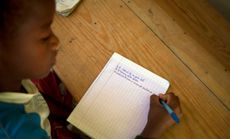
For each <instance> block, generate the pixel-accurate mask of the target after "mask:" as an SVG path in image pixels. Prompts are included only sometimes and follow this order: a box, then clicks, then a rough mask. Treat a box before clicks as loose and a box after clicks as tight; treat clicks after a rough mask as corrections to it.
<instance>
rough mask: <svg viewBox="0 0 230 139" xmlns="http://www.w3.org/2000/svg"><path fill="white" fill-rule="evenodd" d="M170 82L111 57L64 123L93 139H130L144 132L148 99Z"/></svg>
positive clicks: (113, 56)
mask: <svg viewBox="0 0 230 139" xmlns="http://www.w3.org/2000/svg"><path fill="white" fill-rule="evenodd" d="M168 87H169V82H168V81H167V80H165V79H163V78H161V77H160V76H158V75H156V74H154V73H152V72H150V71H148V70H147V69H144V68H143V67H141V66H139V65H137V64H135V63H134V62H132V61H130V60H128V59H127V58H125V57H123V56H121V55H119V54H117V53H114V54H113V55H112V57H111V58H110V60H109V61H108V62H107V64H106V65H105V67H104V68H103V70H102V71H101V73H100V74H99V75H98V77H97V78H96V80H95V81H94V82H93V84H92V85H91V86H90V88H89V89H88V90H87V92H86V93H85V95H84V96H83V98H82V99H81V101H80V102H79V104H78V105H77V106H76V108H75V109H74V110H73V112H72V113H71V115H70V116H69V117H68V119H67V121H69V122H70V123H71V124H73V125H74V126H76V127H77V128H79V129H80V130H82V131H83V132H85V133H86V134H87V135H89V136H90V137H92V138H96V139H108V138H109V139H133V138H135V136H136V135H138V134H140V133H141V132H142V130H143V129H144V127H145V125H146V122H147V117H148V111H149V97H150V96H151V95H152V94H156V95H159V93H165V92H166V91H167V89H168Z"/></svg>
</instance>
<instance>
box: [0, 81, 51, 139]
mask: <svg viewBox="0 0 230 139" xmlns="http://www.w3.org/2000/svg"><path fill="white" fill-rule="evenodd" d="M22 86H23V87H24V88H25V90H26V91H27V93H22V92H0V139H49V138H51V136H50V123H49V121H48V115H49V108H48V105H47V103H46V102H45V100H44V98H43V97H42V95H41V94H40V93H39V91H38V89H37V88H36V86H35V85H34V84H33V83H32V82H31V81H30V80H23V81H22Z"/></svg>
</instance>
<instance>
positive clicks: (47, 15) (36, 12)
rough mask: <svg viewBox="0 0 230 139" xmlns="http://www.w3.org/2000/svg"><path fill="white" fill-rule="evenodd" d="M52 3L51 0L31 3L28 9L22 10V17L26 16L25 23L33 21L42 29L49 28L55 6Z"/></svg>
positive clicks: (38, 0) (39, 0)
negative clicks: (23, 13)
mask: <svg viewBox="0 0 230 139" xmlns="http://www.w3.org/2000/svg"><path fill="white" fill-rule="evenodd" d="M32 1H35V0H32ZM52 1H53V0H36V2H33V3H32V2H31V4H30V5H28V6H30V7H29V8H25V9H24V10H25V11H24V12H26V14H25V15H24V16H26V17H25V18H26V20H25V21H28V20H29V21H33V22H34V23H36V24H37V25H40V26H41V27H43V28H45V27H47V26H49V25H50V24H51V22H52V19H53V15H54V11H55V4H54V2H52ZM25 23H26V22H25Z"/></svg>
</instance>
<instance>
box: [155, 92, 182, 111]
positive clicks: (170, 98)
mask: <svg viewBox="0 0 230 139" xmlns="http://www.w3.org/2000/svg"><path fill="white" fill-rule="evenodd" d="M159 97H160V98H161V99H163V100H164V101H165V102H166V103H167V104H169V105H170V106H171V107H172V108H177V107H179V106H180V101H179V98H178V97H177V96H176V95H175V94H174V93H172V92H170V93H167V94H165V95H160V96H159Z"/></svg>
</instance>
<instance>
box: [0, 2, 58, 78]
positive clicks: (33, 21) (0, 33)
mask: <svg viewBox="0 0 230 139" xmlns="http://www.w3.org/2000/svg"><path fill="white" fill-rule="evenodd" d="M54 13H55V1H54V0H1V1H0V77H1V78H2V77H3V78H7V79H11V78H12V79H14V80H15V79H17V80H21V79H25V78H40V77H43V76H45V75H47V73H48V72H49V70H50V68H51V67H52V66H53V65H54V63H55V57H56V54H57V46H58V42H59V41H58V39H57V37H56V36H55V35H54V33H53V32H52V30H51V27H50V26H51V23H52V21H53V16H54Z"/></svg>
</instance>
